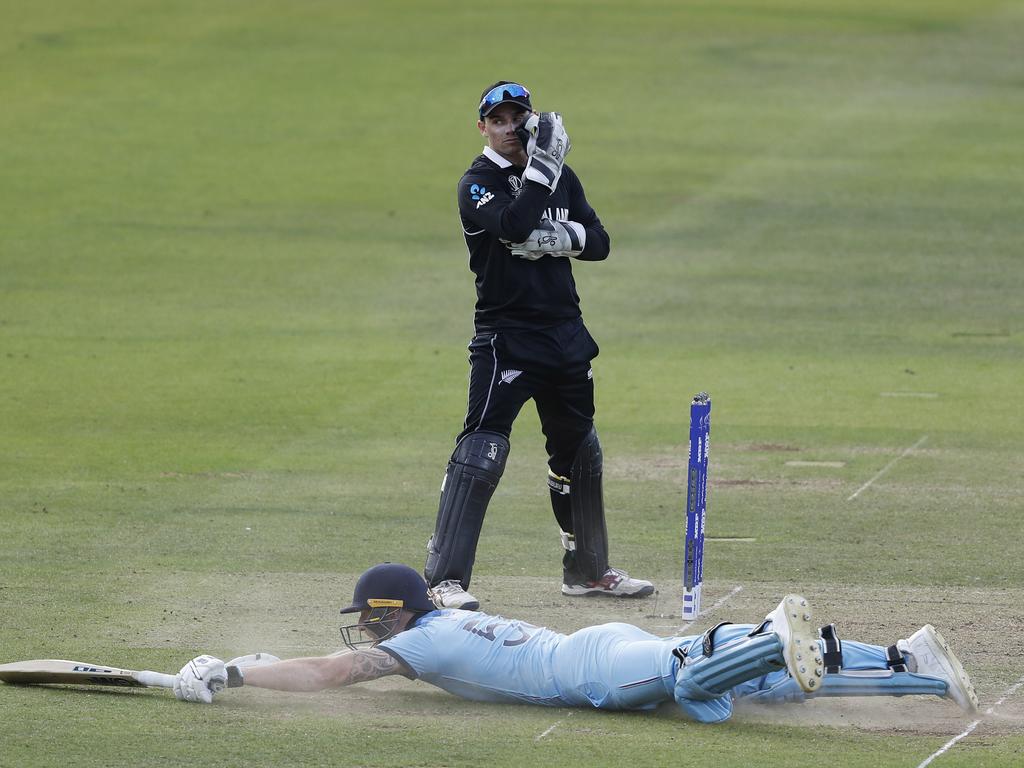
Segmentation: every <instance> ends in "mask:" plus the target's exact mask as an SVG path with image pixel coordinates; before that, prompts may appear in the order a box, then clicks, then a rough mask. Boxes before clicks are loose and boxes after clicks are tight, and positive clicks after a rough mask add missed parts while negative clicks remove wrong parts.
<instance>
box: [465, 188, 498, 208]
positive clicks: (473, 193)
mask: <svg viewBox="0 0 1024 768" xmlns="http://www.w3.org/2000/svg"><path fill="white" fill-rule="evenodd" d="M469 196H470V197H472V198H473V199H474V200H476V201H477V202H476V207H477V210H479V209H480V206H482V205H487V204H488V203H489V202H491V200H493V199H494V193H493V192H488V191H487V187H482V186H480V185H479V184H474V185H473V186H471V187H470V188H469Z"/></svg>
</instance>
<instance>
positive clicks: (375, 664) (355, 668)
mask: <svg viewBox="0 0 1024 768" xmlns="http://www.w3.org/2000/svg"><path fill="white" fill-rule="evenodd" d="M402 672H403V669H402V664H401V663H399V661H398V660H397V659H396V658H395V657H394V656H392V655H391V654H389V653H385V652H384V651H378V650H376V649H371V650H359V651H355V652H354V653H353V654H352V668H351V669H350V670H349V675H348V681H347V682H349V683H361V682H364V681H366V680H376V679H377V678H378V677H384V676H385V675H395V674H402Z"/></svg>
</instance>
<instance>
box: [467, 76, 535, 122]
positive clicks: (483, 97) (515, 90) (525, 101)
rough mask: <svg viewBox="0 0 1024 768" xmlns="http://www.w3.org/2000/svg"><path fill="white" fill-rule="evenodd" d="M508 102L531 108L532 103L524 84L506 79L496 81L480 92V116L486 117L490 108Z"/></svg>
mask: <svg viewBox="0 0 1024 768" xmlns="http://www.w3.org/2000/svg"><path fill="white" fill-rule="evenodd" d="M510 102H511V103H512V104H518V105H519V106H521V107H523V108H524V109H529V110H532V109H533V104H531V103H530V92H529V91H528V90H527V89H526V86H524V85H520V84H519V83H512V82H509V81H508V80H500V81H498V82H497V83H495V84H494V85H492V86H490V87H489V88H487V89H486V90H485V91H484V92H483V93H482V94H480V118H481V119H483V118H485V117H487V115H488V114H490V112H491V110H492V109H494V108H495V107H496V106H498V105H499V104H508V103H510Z"/></svg>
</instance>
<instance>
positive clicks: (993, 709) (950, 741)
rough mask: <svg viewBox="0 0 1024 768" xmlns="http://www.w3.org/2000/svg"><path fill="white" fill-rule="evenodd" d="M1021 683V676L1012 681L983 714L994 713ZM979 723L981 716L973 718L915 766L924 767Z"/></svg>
mask: <svg viewBox="0 0 1024 768" xmlns="http://www.w3.org/2000/svg"><path fill="white" fill-rule="evenodd" d="M1022 685H1024V677H1022V678H1021V679H1020V680H1018V681H1017V682H1016V683H1014V684H1013V685H1011V686H1010V687H1009V688H1007V689H1006V692H1005V693H1003V697H1002V698H1001V699H999V701H997V702H996V703H995V704H993V705H992V706H991V707H989V708H988V709H986V710H985V714H986V715H993V714H995V711H996V710H997V709H999V707H1001V706H1003V704H1004V703H1005V702H1006V700H1007V699H1008V698H1010V697H1011V696H1013V694H1015V693H1016V692H1017V691H1018V690H1019V689H1020V687H1021V686H1022ZM980 724H981V718H978V719H977V720H975V721H974V722H973V723H971V724H970V725H968V726H967V727H966V728H965V729H964V730H963V732H962V733H959V734H957V735H956V736H954V737H953V738H952V739H950V740H949V741H947V742H946V743H945V744H943V745H942V746H941V747H939V749H938V751H937V752H935V753H933V754H931V755H929V756H928V757H927V758H926V759H925V761H924V762H923V763H921V764H920V765H919V766H917V768H924V767H925V766H926V765H928V764H929V763H931V761H932V760H934V759H935V758H936V757H939V756H940V755H944V754H945V753H946V752H948V751H949V750H950V749H952V748H953V746H954V745H955V744H956V743H957V742H958V741H960V740H961V739H965V738H967V737H968V736H970V735H971V733H972V732H973V731H974V729H975V728H977V727H978V726H979V725H980Z"/></svg>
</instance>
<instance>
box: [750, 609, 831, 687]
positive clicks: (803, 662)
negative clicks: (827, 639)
mask: <svg viewBox="0 0 1024 768" xmlns="http://www.w3.org/2000/svg"><path fill="white" fill-rule="evenodd" d="M765 618H766V619H767V620H768V621H770V622H771V623H772V632H774V633H775V634H776V635H778V636H779V640H781V641H782V657H783V658H784V659H785V660H786V669H787V670H789V674H790V676H791V677H792V678H793V679H794V680H796V681H797V683H798V684H799V685H800V687H801V688H802V689H803V690H804V692H805V693H815V692H816V691H818V690H819V689H820V688H821V679H822V676H823V675H824V674H825V662H824V659H823V658H822V655H821V646H819V645H818V628H817V627H816V626H814V622H813V617H812V615H811V607H810V606H809V605H808V604H807V600H805V599H804V598H802V597H800V595H786V596H785V597H784V598H783V599H782V602H781V603H779V606H778V608H776V609H775V610H774V611H772V612H771V613H769V614H768V615H767V616H766V617H765Z"/></svg>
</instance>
